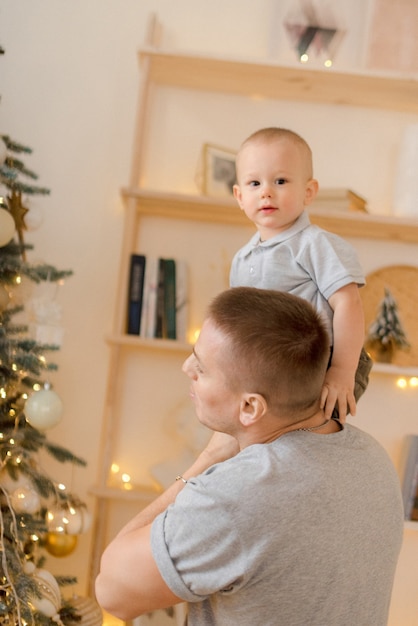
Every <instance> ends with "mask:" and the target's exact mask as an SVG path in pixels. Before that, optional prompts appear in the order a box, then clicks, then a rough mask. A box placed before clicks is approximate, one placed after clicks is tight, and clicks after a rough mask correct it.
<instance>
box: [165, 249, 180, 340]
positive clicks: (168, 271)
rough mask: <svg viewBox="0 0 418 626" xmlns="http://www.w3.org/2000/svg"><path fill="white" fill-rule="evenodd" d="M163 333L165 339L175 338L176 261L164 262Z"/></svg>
mask: <svg viewBox="0 0 418 626" xmlns="http://www.w3.org/2000/svg"><path fill="white" fill-rule="evenodd" d="M163 328H164V334H163V337H164V338H165V339H176V338H177V329H176V262H175V260H174V259H166V260H165V262H164V324H163Z"/></svg>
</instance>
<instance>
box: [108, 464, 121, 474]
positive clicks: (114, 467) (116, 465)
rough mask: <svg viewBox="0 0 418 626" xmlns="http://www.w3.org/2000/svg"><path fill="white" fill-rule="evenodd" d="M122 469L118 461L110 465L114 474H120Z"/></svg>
mask: <svg viewBox="0 0 418 626" xmlns="http://www.w3.org/2000/svg"><path fill="white" fill-rule="evenodd" d="M119 470H120V467H119V465H118V464H117V463H112V465H111V467H110V471H111V472H112V474H118V473H119Z"/></svg>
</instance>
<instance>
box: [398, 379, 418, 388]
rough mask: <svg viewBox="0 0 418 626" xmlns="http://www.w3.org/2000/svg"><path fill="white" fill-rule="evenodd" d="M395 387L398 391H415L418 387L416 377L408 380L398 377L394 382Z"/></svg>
mask: <svg viewBox="0 0 418 626" xmlns="http://www.w3.org/2000/svg"><path fill="white" fill-rule="evenodd" d="M396 386H397V387H398V388H399V389H406V388H407V387H411V388H412V389H415V388H417V387H418V377H417V376H411V377H410V378H405V377H404V376H400V377H399V378H398V379H397V381H396Z"/></svg>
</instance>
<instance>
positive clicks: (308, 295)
mask: <svg viewBox="0 0 418 626" xmlns="http://www.w3.org/2000/svg"><path fill="white" fill-rule="evenodd" d="M350 283H356V284H358V285H359V286H361V285H364V284H365V278H364V274H363V270H362V267H361V265H360V262H359V260H358V258H357V253H356V251H355V249H354V247H353V246H352V245H351V244H350V243H348V242H347V241H345V240H344V239H342V238H341V237H339V236H338V235H335V234H333V233H329V232H327V231H326V230H323V229H322V228H319V227H318V226H315V225H314V224H311V222H310V220H309V216H308V214H307V212H306V211H304V212H303V213H302V214H301V215H300V217H299V218H298V219H297V221H296V222H295V223H294V224H293V225H292V226H291V227H290V228H288V229H287V230H285V231H283V232H282V233H280V234H278V235H276V236H275V237H272V238H271V239H268V240H267V241H261V239H260V235H259V233H258V232H257V233H255V235H254V236H253V237H252V238H251V239H250V241H249V242H248V243H247V244H246V245H245V246H243V247H242V248H241V249H240V250H239V251H238V252H237V253H236V255H235V257H234V259H233V261H232V266H231V273H230V285H231V287H257V288H259V289H276V290H278V291H286V292H288V293H292V294H294V295H296V296H299V297H301V298H304V299H305V300H308V302H310V303H311V304H312V305H313V306H314V307H315V308H316V310H317V311H318V312H319V313H320V314H321V315H323V316H324V319H325V322H326V324H327V328H328V331H329V334H330V337H331V342H332V316H333V312H332V309H331V307H330V305H329V304H328V299H329V298H330V296H332V294H333V293H335V292H336V291H338V289H341V288H342V287H344V286H345V285H348V284H350Z"/></svg>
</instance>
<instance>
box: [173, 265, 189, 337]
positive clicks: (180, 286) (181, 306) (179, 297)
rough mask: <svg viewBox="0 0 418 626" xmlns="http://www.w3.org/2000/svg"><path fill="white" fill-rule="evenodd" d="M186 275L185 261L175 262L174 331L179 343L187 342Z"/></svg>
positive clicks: (187, 304) (187, 305)
mask: <svg viewBox="0 0 418 626" xmlns="http://www.w3.org/2000/svg"><path fill="white" fill-rule="evenodd" d="M188 293H189V290H188V274H187V263H186V261H184V260H182V259H179V260H177V261H176V323H177V326H176V331H177V339H178V340H179V341H184V342H185V341H187V328H188V313H189V311H188V307H189V303H188Z"/></svg>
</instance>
